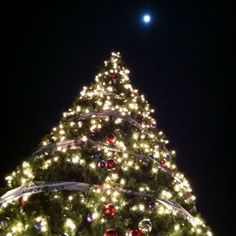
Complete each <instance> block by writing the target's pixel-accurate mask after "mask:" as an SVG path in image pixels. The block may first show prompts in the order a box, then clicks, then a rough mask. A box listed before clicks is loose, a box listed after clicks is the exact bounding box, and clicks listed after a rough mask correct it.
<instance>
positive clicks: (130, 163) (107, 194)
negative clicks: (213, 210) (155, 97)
mask: <svg viewBox="0 0 236 236" xmlns="http://www.w3.org/2000/svg"><path fill="white" fill-rule="evenodd" d="M119 58H120V54H119V53H112V57H111V60H110V62H111V64H112V68H110V69H109V70H106V71H105V72H103V73H99V74H98V75H97V76H96V77H95V82H96V83H95V84H94V85H92V86H91V87H83V90H82V91H81V93H80V97H79V100H83V99H86V100H92V99H93V101H94V103H95V104H96V106H97V107H98V110H111V111H117V112H120V113H121V114H122V115H123V116H129V115H131V114H132V113H133V112H136V113H138V111H140V110H141V109H142V116H143V118H144V119H145V120H146V121H147V122H144V123H142V124H141V126H142V128H143V129H149V128H151V127H152V126H155V125H156V121H155V120H154V119H153V118H152V117H151V116H150V114H151V113H153V112H154V110H153V109H151V108H150V105H149V104H148V103H147V102H146V100H145V96H144V95H139V94H138V90H137V89H134V88H133V87H132V85H131V84H130V83H129V76H128V75H129V70H127V69H126V68H124V67H120V66H119ZM104 64H105V66H108V64H109V62H108V61H105V62H104ZM112 74H118V75H119V83H120V84H121V85H123V88H124V93H121V94H119V95H117V94H116V91H115V89H114V88H113V86H112V85H111V83H110V82H109V83H107V82H104V78H108V77H109V76H110V75H112ZM125 94H129V97H126V96H125ZM116 100H117V101H118V102H116ZM89 112H92V110H90V108H89V107H83V106H81V105H77V106H76V107H74V108H70V109H69V110H68V111H67V112H64V113H63V117H64V118H66V117H71V116H74V115H78V114H80V113H89ZM108 121H109V118H108V116H106V117H104V118H103V119H101V118H100V119H97V118H96V116H93V117H92V118H91V120H90V127H89V130H90V131H95V130H100V129H101V128H102V126H103V125H104V124H105V123H106V122H108ZM122 122H123V119H121V118H116V119H115V120H114V123H115V124H120V123H122ZM68 125H69V126H70V127H71V128H75V127H78V128H81V127H82V126H83V122H82V121H78V122H74V121H69V123H68V124H67V125H65V124H63V123H60V124H59V126H58V127H54V128H53V129H52V133H51V138H52V140H54V141H55V142H66V140H67V131H66V130H67V126H68ZM116 138H117V140H116V142H115V143H114V146H115V148H117V149H119V150H121V152H122V153H121V154H120V155H115V156H114V152H112V151H110V150H109V149H108V148H106V147H104V148H103V149H102V150H103V152H104V155H105V156H106V157H107V158H109V157H112V158H113V159H114V160H115V161H116V162H117V163H120V164H122V165H121V169H122V170H123V171H124V172H127V171H129V170H130V169H131V168H132V169H134V170H136V171H139V170H140V169H141V167H140V165H139V164H138V163H137V162H136V161H135V160H134V159H133V158H132V157H131V156H130V155H129V154H128V153H127V152H126V151H127V146H126V145H125V142H124V141H123V140H122V139H121V137H119V135H117V137H116ZM132 139H133V145H132V147H133V149H134V150H138V151H140V152H141V153H145V154H150V153H152V156H153V158H155V159H156V160H161V159H162V158H166V157H167V156H170V157H174V156H175V154H176V153H175V151H171V152H169V151H168V150H167V149H163V148H162V147H163V145H165V144H168V143H169V141H168V140H166V139H165V137H164V134H163V132H162V131H159V133H158V135H156V134H155V133H154V132H153V131H152V130H150V132H148V135H147V134H145V133H144V132H137V131H134V132H133V134H132ZM82 140H83V141H84V142H86V141H87V140H88V137H87V136H86V135H83V137H82ZM156 143H161V144H160V146H159V145H157V144H156ZM49 144H50V141H49V140H47V139H45V140H44V141H43V142H42V145H43V146H47V145H49ZM65 144H66V143H65ZM67 150H68V149H67V145H65V147H60V146H59V147H57V151H58V152H63V153H65V152H67ZM98 150H99V147H98ZM58 160H59V157H58V156H54V157H53V158H52V159H49V160H45V161H43V164H42V167H41V168H42V169H44V170H46V169H48V168H49V167H50V166H51V165H53V163H55V162H57V161H58ZM66 160H67V161H68V162H71V163H73V164H75V165H77V164H78V165H81V166H83V167H85V166H86V167H88V168H90V169H91V170H95V169H96V168H97V163H96V162H95V161H89V160H87V159H86V158H82V157H81V156H80V154H78V153H77V154H76V155H72V156H71V157H70V158H67V159H66ZM166 167H167V168H168V169H171V170H173V171H174V170H176V166H175V164H173V163H171V162H166ZM158 169H159V167H158V166H157V165H155V164H153V165H152V167H151V170H150V172H151V173H152V174H154V175H156V174H158ZM19 174H22V176H21V184H25V183H26V182H27V181H31V180H32V179H33V178H34V173H33V172H32V167H31V164H30V163H28V162H23V164H22V171H21V172H19V171H18V173H16V172H13V173H12V174H11V175H9V176H7V177H6V180H7V182H8V186H10V187H11V185H12V181H13V179H14V178H16V177H17V176H18V175H19ZM174 175H175V177H176V178H178V179H179V180H180V181H181V183H177V182H176V181H173V191H175V192H176V193H177V194H178V195H179V196H180V197H183V196H185V194H186V193H189V192H192V189H191V188H190V185H189V183H188V181H187V180H186V179H185V177H184V175H183V174H181V173H179V172H177V171H175V173H174ZM117 183H118V184H120V185H121V186H125V185H126V183H127V180H126V179H124V178H121V177H120V176H119V174H118V173H113V172H110V173H108V175H107V176H106V178H105V184H104V186H103V187H104V188H103V191H102V190H101V188H97V189H93V192H95V193H96V194H97V195H99V200H100V201H101V202H102V203H105V202H107V201H108V200H111V201H112V202H113V203H116V204H117V205H118V206H117V209H119V207H122V206H125V205H126V204H127V201H126V200H124V199H121V197H120V192H119V191H115V190H114V189H113V188H112V187H111V186H112V184H117ZM139 191H140V192H144V193H145V192H148V191H150V187H149V186H147V185H145V186H140V187H139ZM54 197H55V198H58V195H55V196H54ZM159 197H160V198H163V199H171V198H172V197H173V193H171V192H170V191H169V190H163V191H162V192H161V193H160V196H159ZM73 200H74V196H72V195H70V196H69V197H68V201H69V202H72V201H73ZM191 200H192V201H194V200H195V196H193V195H192V196H191ZM80 202H81V203H84V202H85V201H84V196H83V195H82V197H81V199H80ZM88 206H89V207H91V208H94V207H95V204H94V203H93V204H91V205H88ZM65 208H66V206H65ZM69 209H70V208H68V210H69ZM145 209H146V207H145V205H144V204H142V203H139V204H137V205H134V206H133V207H131V210H132V211H140V212H144V211H145ZM156 211H157V214H159V215H165V214H175V212H173V210H171V209H168V208H166V207H164V206H162V205H160V204H157V207H156ZM92 218H93V219H94V220H99V221H100V222H101V223H104V222H105V221H106V219H105V218H103V217H101V215H100V214H99V212H97V211H94V212H93V213H92ZM36 222H37V223H40V228H41V231H42V232H46V231H47V230H48V225H47V221H46V219H44V218H43V217H38V218H36ZM196 222H197V223H196ZM25 227H26V226H24V225H23V224H22V223H21V222H17V223H15V224H14V225H13V226H12V228H11V229H12V232H9V233H8V234H7V236H14V233H22V232H23V231H24V230H25ZM64 227H65V229H66V230H67V231H68V232H71V233H72V234H73V233H74V232H75V230H76V224H75V222H74V221H73V220H72V219H70V218H67V219H66V220H65V223H64ZM204 227H205V224H204V223H203V222H202V221H201V220H200V219H199V218H197V219H196V221H195V225H193V227H192V232H194V233H197V234H199V235H201V234H202V228H204ZM179 229H180V225H179V224H175V225H174V231H179ZM207 236H212V233H211V232H210V231H208V232H207Z"/></svg>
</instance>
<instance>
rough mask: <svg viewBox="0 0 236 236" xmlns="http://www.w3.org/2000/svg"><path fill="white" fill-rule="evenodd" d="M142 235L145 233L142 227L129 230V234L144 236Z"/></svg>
mask: <svg viewBox="0 0 236 236" xmlns="http://www.w3.org/2000/svg"><path fill="white" fill-rule="evenodd" d="M142 235H143V232H142V230H140V229H133V230H130V232H129V236H142Z"/></svg>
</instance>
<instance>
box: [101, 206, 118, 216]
mask: <svg viewBox="0 0 236 236" xmlns="http://www.w3.org/2000/svg"><path fill="white" fill-rule="evenodd" d="M103 214H104V215H105V216H109V217H111V216H114V215H115V214H116V208H115V207H114V206H113V205H112V204H107V205H105V206H104V207H103Z"/></svg>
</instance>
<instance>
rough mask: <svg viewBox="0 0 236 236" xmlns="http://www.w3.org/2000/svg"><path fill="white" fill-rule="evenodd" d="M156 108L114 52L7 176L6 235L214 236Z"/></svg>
mask: <svg viewBox="0 0 236 236" xmlns="http://www.w3.org/2000/svg"><path fill="white" fill-rule="evenodd" d="M153 112H154V110H153V109H151V108H150V105H149V103H148V102H147V101H146V99H145V97H144V95H141V94H140V93H139V91H138V90H137V89H134V88H133V87H132V85H131V84H130V79H129V70H128V69H127V68H126V67H125V66H124V63H123V61H122V59H121V56H120V53H112V54H111V57H110V58H109V60H107V61H105V62H104V66H103V67H102V68H101V69H100V71H99V73H98V74H97V75H96V76H95V81H94V82H93V83H92V84H91V85H90V86H89V87H84V88H83V90H82V91H81V93H80V96H78V97H76V98H75V101H74V103H73V105H72V106H71V108H69V109H68V111H67V112H64V113H63V116H62V118H61V121H60V123H59V124H58V126H57V127H54V128H53V129H52V131H51V133H50V134H49V135H48V136H46V137H45V138H43V140H42V142H41V143H40V145H39V147H38V148H37V149H36V151H35V152H34V153H33V154H32V156H31V157H29V158H28V159H27V160H26V161H24V162H23V163H22V165H21V166H18V167H17V168H16V170H15V171H13V172H12V173H11V174H10V175H9V176H7V177H6V181H7V186H6V187H4V188H2V189H1V195H2V197H1V198H0V204H1V208H0V235H6V236H22V235H24V236H25V235H30V236H31V235H42V236H46V235H47V236H51V235H53V236H54V235H57V236H59V235H61V236H62V235H64V236H66V235H70V236H74V235H82V236H87V235H88V236H91V235H92V236H96V235H97V236H103V235H104V236H123V235H127V236H141V235H158V236H164V235H165V236H168V235H169V236H170V235H171V236H179V235H186V236H187V235H188V236H189V235H206V236H211V235H212V233H211V231H210V229H209V228H208V227H207V226H206V225H205V223H204V221H203V220H202V219H201V218H200V216H199V215H198V213H197V211H196V207H195V196H194V195H193V194H192V189H191V187H190V185H189V183H188V181H187V180H186V178H185V177H184V175H183V174H182V173H180V172H179V171H178V170H177V167H176V165H175V151H173V150H168V149H167V147H166V145H167V144H168V140H167V139H166V137H165V135H164V134H163V132H162V131H160V130H159V128H158V127H157V126H156V121H155V119H154V118H153V117H152V116H151V114H152V113H153Z"/></svg>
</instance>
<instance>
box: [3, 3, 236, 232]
mask: <svg viewBox="0 0 236 236" xmlns="http://www.w3.org/2000/svg"><path fill="white" fill-rule="evenodd" d="M32 2H33V3H32ZM49 2H50V1H48V2H47V3H43V2H42V1H31V2H24V1H18V2H17V3H16V2H14V3H13V2H11V3H9V6H7V7H5V8H4V12H5V13H6V16H5V19H4V22H3V23H4V24H3V25H4V26H3V28H2V36H3V37H4V38H5V39H6V42H5V44H3V45H2V46H3V48H4V52H6V53H5V54H4V56H2V57H3V59H4V67H5V69H6V71H7V73H6V74H5V75H3V73H2V79H1V82H2V85H1V88H2V93H1V94H2V99H1V100H2V101H1V104H2V118H3V119H4V121H3V122H2V128H3V129H2V130H3V132H2V138H3V142H2V145H3V146H2V150H3V152H2V156H1V172H0V175H1V176H0V177H1V184H4V181H3V179H4V176H5V175H6V174H7V173H8V172H9V171H11V170H13V169H14V168H15V166H16V165H17V164H20V163H21V162H22V161H23V160H24V159H25V158H26V157H27V156H29V155H30V154H31V153H32V152H33V151H34V150H35V148H36V146H37V144H38V143H39V141H40V139H41V138H42V137H43V136H44V135H45V134H47V133H48V132H49V131H50V130H51V128H52V127H53V126H54V125H56V124H57V123H58V121H59V119H60V116H61V113H62V112H63V111H65V110H66V109H67V108H68V107H69V105H70V104H71V103H72V101H73V99H74V97H75V96H76V95H77V94H78V93H79V91H80V90H81V88H82V86H83V85H88V84H89V83H90V82H91V81H92V80H93V79H94V76H95V74H96V73H97V69H98V66H99V65H101V63H102V62H103V61H104V60H105V59H107V57H109V55H110V52H111V51H112V50H118V51H120V52H121V54H122V56H123V59H124V61H125V62H126V64H127V66H128V68H129V69H130V70H131V79H132V83H133V85H134V86H135V87H137V88H138V89H139V90H140V91H141V92H142V93H143V94H145V96H146V98H147V99H148V100H149V102H150V103H151V104H152V106H153V108H155V110H156V113H155V117H156V118H157V121H158V124H159V127H160V128H161V129H162V130H163V131H164V133H165V134H166V135H167V137H168V138H169V140H170V145H169V147H171V148H174V149H175V150H176V151H177V165H178V167H179V169H180V170H181V171H183V172H184V173H185V175H186V176H187V178H188V179H189V180H190V183H191V185H192V187H193V189H194V193H195V194H196V196H197V199H198V200H197V207H198V210H199V212H201V214H202V216H203V217H204V218H205V219H206V221H207V223H208V224H209V225H211V227H212V229H213V231H214V232H215V233H216V235H225V236H228V235H233V223H234V220H235V218H234V217H235V210H233V209H234V207H235V206H234V204H235V203H234V201H233V200H234V199H233V197H232V193H233V191H232V190H234V188H235V185H232V182H231V181H232V179H233V170H234V168H233V159H234V158H235V157H234V155H233V152H231V151H230V150H231V149H230V148H231V146H230V140H232V139H231V137H230V134H229V131H230V130H231V128H232V127H233V125H232V124H233V122H232V121H233V119H232V116H231V114H232V112H231V111H230V110H231V107H230V100H231V99H230V91H231V88H232V84H233V83H232V82H233V78H232V76H230V75H229V74H227V70H226V62H225V59H226V54H227V52H226V49H225V46H226V45H225V44H226V43H225V32H224V14H225V6H224V4H223V3H222V1H218V2H217V1H215V2H213V1H212V2H208V1H203V0H202V1H194V0H191V1H181V0H180V1H167V0H166V1H164V0H163V1H128V0H127V1H119V0H116V1H112V0H107V1H93V2H92V1H91V2H90V3H86V4H85V3H83V4H82V2H81V1H65V3H60V2H56V3H52V2H51V3H49ZM220 2H221V3H220ZM145 11H149V12H150V13H151V14H152V16H153V20H152V23H151V24H150V25H148V26H147V25H144V24H142V23H141V21H140V17H141V15H142V14H143V13H144V12H145ZM3 81H4V82H5V85H4V84H3ZM4 92H6V95H5V94H4Z"/></svg>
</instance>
